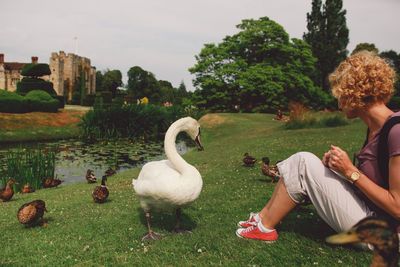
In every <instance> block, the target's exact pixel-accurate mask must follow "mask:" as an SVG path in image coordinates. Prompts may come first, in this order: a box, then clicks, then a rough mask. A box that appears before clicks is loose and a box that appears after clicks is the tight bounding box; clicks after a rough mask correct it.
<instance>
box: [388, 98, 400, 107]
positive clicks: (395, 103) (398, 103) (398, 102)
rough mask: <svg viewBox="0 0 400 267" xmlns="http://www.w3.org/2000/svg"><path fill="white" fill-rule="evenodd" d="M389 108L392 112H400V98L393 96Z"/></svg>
mask: <svg viewBox="0 0 400 267" xmlns="http://www.w3.org/2000/svg"><path fill="white" fill-rule="evenodd" d="M387 106H388V107H389V108H390V109H392V110H400V96H393V97H392V98H391V99H390V101H389V103H388V104H387Z"/></svg>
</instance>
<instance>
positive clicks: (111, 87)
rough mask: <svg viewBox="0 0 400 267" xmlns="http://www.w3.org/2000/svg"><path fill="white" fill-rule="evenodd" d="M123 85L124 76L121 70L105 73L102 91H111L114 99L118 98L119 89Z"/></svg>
mask: <svg viewBox="0 0 400 267" xmlns="http://www.w3.org/2000/svg"><path fill="white" fill-rule="evenodd" d="M121 85H122V74H121V71H119V70H109V71H106V73H104V75H103V78H102V81H101V89H102V90H103V91H109V92H111V94H112V98H114V97H115V96H116V93H117V88H118V87H120V86H121Z"/></svg>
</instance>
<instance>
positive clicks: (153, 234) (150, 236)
mask: <svg viewBox="0 0 400 267" xmlns="http://www.w3.org/2000/svg"><path fill="white" fill-rule="evenodd" d="M146 221H147V231H148V233H147V235H145V236H144V237H142V241H152V240H157V239H161V238H162V237H163V236H164V235H163V234H160V233H156V232H153V231H152V230H151V227H150V213H148V212H146Z"/></svg>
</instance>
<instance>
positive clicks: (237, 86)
mask: <svg viewBox="0 0 400 267" xmlns="http://www.w3.org/2000/svg"><path fill="white" fill-rule="evenodd" d="M237 28H238V29H240V30H241V31H240V32H239V33H237V34H235V35H233V36H226V37H225V38H224V39H223V42H222V43H220V44H218V45H216V44H206V45H205V46H204V48H203V49H202V50H201V52H200V54H199V55H197V56H196V60H197V64H196V65H195V66H194V67H192V68H190V69H189V71H190V72H191V73H192V74H195V76H196V77H195V79H194V81H193V82H194V85H195V86H196V91H195V92H194V94H193V101H194V102H195V104H196V105H198V106H200V107H204V108H209V109H212V110H221V111H233V110H236V108H237V107H238V106H240V109H241V110H243V111H276V110H278V109H284V108H286V107H287V106H288V103H289V101H290V100H295V101H300V102H301V103H303V104H306V105H311V106H314V107H316V105H317V104H319V103H321V101H322V102H323V101H325V100H322V99H321V97H322V98H323V97H326V96H325V95H323V93H322V92H318V90H319V89H318V88H316V87H315V86H314V84H313V82H312V80H311V79H310V76H311V75H312V73H314V71H315V67H314V64H315V62H316V59H315V58H314V57H313V56H312V52H311V49H310V46H309V45H308V44H307V43H306V42H304V41H302V40H299V39H292V40H289V36H288V34H287V33H286V32H285V30H284V29H283V27H282V26H281V25H279V24H277V23H276V22H274V21H272V20H270V19H269V18H267V17H263V18H260V19H259V20H253V19H249V20H243V21H242V24H239V25H237Z"/></svg>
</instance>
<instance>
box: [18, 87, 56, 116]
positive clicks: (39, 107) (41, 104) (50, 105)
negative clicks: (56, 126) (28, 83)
mask: <svg viewBox="0 0 400 267" xmlns="http://www.w3.org/2000/svg"><path fill="white" fill-rule="evenodd" d="M25 100H26V103H27V105H28V106H29V110H30V111H42V112H57V110H58V107H59V104H60V102H59V101H58V100H57V99H54V98H53V97H51V95H49V94H48V93H46V92H45V91H42V90H33V91H30V92H29V93H28V94H27V95H26V96H25Z"/></svg>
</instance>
